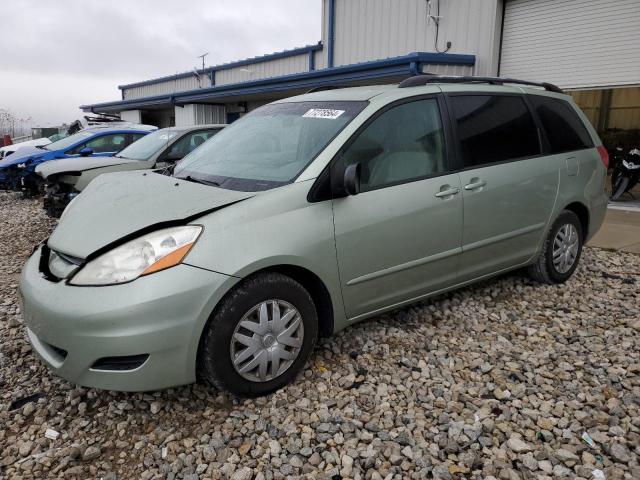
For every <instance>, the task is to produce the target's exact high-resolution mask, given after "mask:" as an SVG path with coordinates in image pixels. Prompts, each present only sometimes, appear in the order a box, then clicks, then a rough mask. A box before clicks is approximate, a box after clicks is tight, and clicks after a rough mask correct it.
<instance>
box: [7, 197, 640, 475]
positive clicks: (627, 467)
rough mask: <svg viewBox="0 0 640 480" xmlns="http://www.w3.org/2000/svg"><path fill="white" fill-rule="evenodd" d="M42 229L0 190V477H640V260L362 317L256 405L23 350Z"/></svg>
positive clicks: (606, 257) (619, 259)
mask: <svg viewBox="0 0 640 480" xmlns="http://www.w3.org/2000/svg"><path fill="white" fill-rule="evenodd" d="M52 226H53V222H51V221H49V220H47V219H46V218H45V217H44V215H43V214H42V211H41V207H40V204H39V203H38V202H37V201H35V200H22V199H19V197H17V196H15V195H13V194H6V193H0V342H1V343H0V478H7V479H9V478H10V479H14V478H57V477H64V478H94V477H98V478H105V479H116V478H142V479H148V478H184V479H197V478H231V479H234V480H241V479H247V480H248V479H251V478H255V479H271V478H285V477H306V478H336V479H338V478H365V479H381V478H438V479H451V478H457V479H462V478H466V479H468V478H473V479H480V478H483V479H492V478H494V477H495V478H500V479H508V480H511V479H525V480H526V479H549V478H584V479H591V478H595V479H604V478H606V479H623V478H624V479H640V467H639V466H638V464H639V462H640V292H639V284H640V256H634V255H631V254H621V253H612V252H606V251H603V250H598V249H592V248H589V249H586V250H585V252H584V256H583V259H582V262H581V266H580V268H579V269H578V271H577V273H576V275H575V276H574V277H573V278H572V279H571V280H570V281H569V282H568V283H567V284H566V285H565V286H562V287H552V286H544V285H539V284H535V283H533V282H531V281H530V280H528V279H526V278H524V277H523V276H521V275H518V274H513V275H508V276H504V277H501V278H499V279H497V280H492V281H487V282H484V283H481V284H479V285H476V286H473V287H471V288H466V289H464V290H461V291H458V292H455V293H452V294H449V295H447V296H444V297H440V298H438V299H437V300H435V301H433V302H431V303H427V304H425V305H422V306H414V307H413V308H409V309H405V310H401V311H397V312H394V313H392V314H388V315H383V316H380V317H378V318H376V319H374V320H371V321H368V322H364V323H361V324H359V325H357V326H354V327H352V328H349V329H347V330H346V331H344V332H341V333H340V334H338V335H335V336H334V337H333V338H331V339H327V340H322V341H321V342H320V344H319V346H318V347H317V349H316V351H315V353H314V355H313V356H312V360H311V362H310V364H309V365H308V366H307V369H306V370H305V371H304V373H303V374H301V375H300V377H299V378H298V379H297V381H296V382H295V383H294V384H293V385H290V386H289V387H287V388H285V389H283V390H281V391H279V392H277V393H276V394H274V395H271V396H268V397H265V398H260V399H253V400H243V399H236V398H233V397H231V396H229V395H227V394H224V393H219V392H215V391H213V390H211V389H210V388H208V387H205V386H202V385H192V386H187V387H183V388H176V389H171V390H166V391H161V392H155V393H149V394H124V393H115V392H105V391H99V390H94V389H86V388H78V387H76V386H75V385H71V384H69V383H68V382H66V381H64V380H61V379H59V378H57V377H55V376H53V375H51V374H50V373H49V372H48V371H47V369H46V368H45V367H43V366H42V365H41V364H40V362H39V361H38V360H37V358H36V357H35V355H34V354H33V353H32V351H31V348H30V347H29V344H28V342H27V340H26V336H25V333H24V329H23V327H22V325H21V318H20V312H19V307H18V304H17V296H16V287H17V283H18V275H19V271H20V268H21V265H22V263H23V262H24V260H25V258H26V257H27V255H28V254H29V252H30V250H31V248H32V246H33V245H34V244H36V243H37V242H38V241H39V240H41V239H43V238H44V237H46V235H47V234H48V231H49V230H50V229H51V227H52ZM27 395H36V397H37V396H40V398H39V399H38V398H36V399H35V400H34V401H31V402H29V403H25V404H24V405H21V406H16V405H15V403H14V404H13V405H12V402H14V401H15V400H18V399H21V398H23V397H25V396H27ZM12 406H13V407H14V408H13V409H12ZM47 429H51V430H55V431H56V432H58V433H59V436H58V438H57V439H48V438H46V437H45V432H46V431H47ZM585 432H586V433H587V434H588V435H589V437H587V438H588V439H589V441H591V442H592V444H591V445H589V444H587V442H585V441H584V440H582V439H581V437H582V436H583V434H584V433H585Z"/></svg>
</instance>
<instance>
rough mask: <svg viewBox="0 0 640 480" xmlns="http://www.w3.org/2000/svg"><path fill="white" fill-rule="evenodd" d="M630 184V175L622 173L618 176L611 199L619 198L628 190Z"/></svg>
mask: <svg viewBox="0 0 640 480" xmlns="http://www.w3.org/2000/svg"><path fill="white" fill-rule="evenodd" d="M628 186H629V177H625V176H623V175H620V176H619V177H618V178H616V181H615V185H614V186H613V188H612V190H611V192H612V193H611V200H614V201H615V200H618V199H619V198H620V197H621V196H622V195H623V194H624V192H626V191H627V187H628Z"/></svg>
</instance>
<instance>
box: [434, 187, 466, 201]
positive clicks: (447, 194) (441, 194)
mask: <svg viewBox="0 0 640 480" xmlns="http://www.w3.org/2000/svg"><path fill="white" fill-rule="evenodd" d="M459 192H460V189H459V188H458V187H452V188H447V189H446V190H440V191H439V192H438V193H436V194H435V197H436V198H443V197H450V196H451V195H455V194H456V193H459Z"/></svg>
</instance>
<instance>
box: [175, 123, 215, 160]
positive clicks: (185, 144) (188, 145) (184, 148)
mask: <svg viewBox="0 0 640 480" xmlns="http://www.w3.org/2000/svg"><path fill="white" fill-rule="evenodd" d="M216 133H218V130H206V131H199V132H192V133H188V134H187V135H185V136H184V137H182V138H181V139H180V140H178V141H177V142H176V143H174V144H173V146H172V147H171V150H170V151H169V156H170V157H172V158H182V157H184V156H185V155H187V154H188V153H191V152H193V151H194V150H195V149H196V148H198V147H199V146H200V145H202V144H203V143H204V142H206V141H207V140H209V138H210V137H213V136H214V135H215V134H216Z"/></svg>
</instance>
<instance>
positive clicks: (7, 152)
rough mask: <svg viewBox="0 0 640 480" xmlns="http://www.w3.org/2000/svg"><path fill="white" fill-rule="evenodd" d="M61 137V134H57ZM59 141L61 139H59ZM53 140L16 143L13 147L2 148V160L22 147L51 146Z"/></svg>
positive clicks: (0, 157) (0, 148)
mask: <svg viewBox="0 0 640 480" xmlns="http://www.w3.org/2000/svg"><path fill="white" fill-rule="evenodd" d="M56 135H59V134H56ZM58 140H59V139H58ZM50 143H51V140H50V139H49V138H47V137H42V138H36V139H35V140H27V141H25V142H20V143H14V144H12V145H7V146H6V147H0V160H2V159H4V158H5V157H8V156H9V155H11V154H12V153H14V152H15V151H16V150H19V149H20V148H22V147H43V146H45V145H49V144H50Z"/></svg>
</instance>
